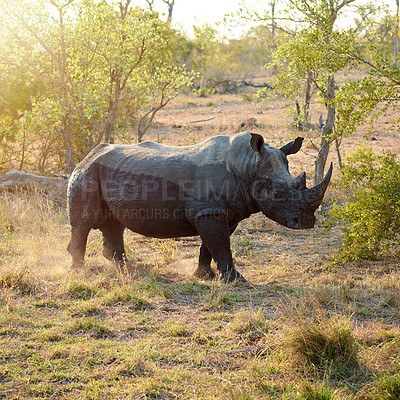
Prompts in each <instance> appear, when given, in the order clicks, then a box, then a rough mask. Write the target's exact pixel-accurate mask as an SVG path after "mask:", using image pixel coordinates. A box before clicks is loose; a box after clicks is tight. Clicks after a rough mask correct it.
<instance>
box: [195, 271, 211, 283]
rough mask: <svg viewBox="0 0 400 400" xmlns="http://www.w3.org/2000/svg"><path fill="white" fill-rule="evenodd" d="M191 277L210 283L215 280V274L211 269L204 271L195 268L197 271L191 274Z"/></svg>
mask: <svg viewBox="0 0 400 400" xmlns="http://www.w3.org/2000/svg"><path fill="white" fill-rule="evenodd" d="M193 276H195V277H196V278H199V279H204V280H206V281H212V280H214V279H215V272H214V271H213V270H212V269H210V270H208V271H205V270H203V269H199V268H197V270H196V271H195V272H194V273H193Z"/></svg>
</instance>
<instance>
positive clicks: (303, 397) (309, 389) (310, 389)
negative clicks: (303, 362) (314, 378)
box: [297, 380, 337, 400]
mask: <svg viewBox="0 0 400 400" xmlns="http://www.w3.org/2000/svg"><path fill="white" fill-rule="evenodd" d="M297 399H298V400H336V399H337V396H336V394H335V392H334V390H332V388H331V387H329V386H328V384H327V383H325V382H310V381H309V380H304V381H303V382H302V383H301V384H300V388H299V395H298V397H297Z"/></svg>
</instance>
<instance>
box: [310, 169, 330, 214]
mask: <svg viewBox="0 0 400 400" xmlns="http://www.w3.org/2000/svg"><path fill="white" fill-rule="evenodd" d="M332 169H333V164H332V163H331V165H330V167H329V170H328V172H327V173H326V175H325V178H324V179H323V181H322V182H321V183H320V184H319V185H317V186H314V187H313V188H310V189H306V191H307V196H306V199H307V200H306V201H307V207H309V208H311V209H312V210H313V211H315V210H316V209H317V208H318V207H319V206H320V204H321V202H322V199H323V198H324V194H325V192H326V189H327V188H328V185H329V181H330V180H331V177H332Z"/></svg>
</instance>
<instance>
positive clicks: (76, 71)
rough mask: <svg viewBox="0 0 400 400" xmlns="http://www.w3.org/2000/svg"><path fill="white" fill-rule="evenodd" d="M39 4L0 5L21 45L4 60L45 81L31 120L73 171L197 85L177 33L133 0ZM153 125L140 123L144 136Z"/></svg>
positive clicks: (5, 26)
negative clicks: (179, 54)
mask: <svg viewBox="0 0 400 400" xmlns="http://www.w3.org/2000/svg"><path fill="white" fill-rule="evenodd" d="M37 3H38V4H35V5H33V4H32V3H31V2H30V1H28V0H21V1H18V2H17V1H15V0H5V1H4V2H2V3H1V4H0V11H1V12H2V15H7V19H5V20H4V21H3V23H0V24H1V26H0V27H1V28H2V31H3V32H6V34H7V35H8V37H9V40H8V43H15V45H14V46H13V48H12V51H11V50H10V51H8V52H6V57H3V58H2V59H1V60H0V63H1V64H2V65H5V66H12V65H14V66H17V65H18V66H20V67H19V68H20V70H21V71H22V72H23V74H25V75H26V76H30V77H35V78H36V79H38V80H40V81H41V82H43V86H44V88H45V90H44V91H43V92H42V93H40V96H38V97H37V98H36V99H34V100H32V107H31V110H29V112H27V113H24V118H23V120H24V124H25V126H26V128H27V130H28V132H29V133H30V134H31V135H34V136H36V137H37V138H38V139H39V140H40V141H41V144H43V142H46V143H48V142H52V148H54V147H56V148H57V149H58V151H59V153H60V154H59V159H60V160H62V161H64V160H65V161H66V164H67V170H68V171H72V169H73V168H74V166H75V162H76V161H77V160H79V159H80V158H82V157H83V156H84V155H85V154H86V153H87V152H88V151H89V150H90V149H91V148H93V147H94V146H96V145H97V144H98V143H100V142H102V141H106V142H113V141H114V137H115V134H116V133H117V132H118V131H119V130H120V129H121V127H123V126H124V127H125V128H126V129H127V128H128V127H129V125H130V124H132V123H133V121H134V120H137V119H140V118H141V117H143V116H146V115H147V116H150V122H151V121H152V119H153V118H154V115H155V113H156V112H157V111H158V110H159V109H161V108H162V107H164V106H165V105H166V104H167V103H168V101H170V100H171V98H173V97H174V96H176V95H177V94H178V93H179V91H180V90H181V88H183V87H184V86H185V85H188V84H190V82H191V76H190V75H189V74H187V73H186V72H185V70H184V68H183V67H180V66H178V65H177V64H174V62H175V58H174V57H175V55H174V54H175V46H176V44H175V43H176V41H175V32H174V31H173V30H172V29H171V27H170V25H169V24H168V23H165V22H162V21H161V20H160V19H159V18H158V15H157V14H154V13H150V12H145V11H143V10H141V9H139V8H130V7H129V6H130V0H125V1H124V2H116V1H109V2H105V1H100V0H99V1H96V0H80V1H79V0H58V1H56V0H41V1H40V2H37ZM122 110H129V118H128V117H126V116H125V115H124V114H123V113H122ZM139 125H140V124H139ZM149 125H150V124H146V125H144V126H143V125H141V127H140V135H139V133H138V137H139V136H140V137H139V139H140V138H141V137H142V136H143V134H144V133H145V131H146V129H147V128H148V127H149ZM135 126H137V125H135ZM19 129H21V126H19ZM118 129H119V130H118ZM137 132H139V130H138V131H137ZM48 138H52V139H54V141H53V140H47V139H48ZM54 142H55V143H54ZM54 145H55V146H54ZM60 146H62V147H63V148H64V150H63V151H60ZM53 158H54V157H53Z"/></svg>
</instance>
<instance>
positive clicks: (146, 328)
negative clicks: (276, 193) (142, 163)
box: [0, 0, 400, 400]
mask: <svg viewBox="0 0 400 400" xmlns="http://www.w3.org/2000/svg"><path fill="white" fill-rule="evenodd" d="M156 2H157V0H151V1H150V0H147V1H146V3H147V5H146V7H145V8H140V7H137V6H136V5H135V4H134V2H133V1H130V0H124V1H113V0H107V1H106V0H102V1H101V0H40V1H29V0H18V1H15V0H3V1H2V2H0V14H1V19H0V29H1V36H0V168H1V172H2V173H6V172H7V171H9V170H11V169H12V168H17V169H20V170H25V171H29V172H32V173H36V174H41V175H47V176H51V175H53V174H65V173H69V172H71V171H72V169H73V168H74V166H75V165H76V164H77V163H78V162H79V161H80V160H81V159H82V158H83V157H84V156H85V154H87V153H88V151H90V150H91V149H92V148H93V147H94V146H96V145H97V144H98V143H104V142H107V143H114V142H115V143H135V142H137V141H141V140H143V139H150V140H155V141H158V142H163V143H167V144H174V145H191V144H194V143H198V142H200V141H201V140H203V139H205V138H207V137H210V136H213V135H217V134H227V135H233V134H235V132H239V131H240V130H244V129H251V130H252V131H256V132H259V133H261V134H263V136H264V137H265V139H266V141H267V142H269V143H270V144H271V145H275V146H280V145H282V144H283V143H285V142H287V141H288V139H290V138H292V137H296V136H304V137H305V141H304V145H303V151H302V152H301V153H298V154H296V155H293V156H290V157H289V162H290V171H291V172H292V174H293V175H298V174H299V173H300V172H302V171H303V170H305V171H306V173H307V179H308V180H307V183H308V185H313V184H314V182H318V181H319V180H320V177H321V176H322V174H323V172H324V169H325V166H326V165H327V163H329V162H331V161H333V163H334V169H335V180H334V181H333V182H332V183H331V189H330V191H329V193H328V194H327V195H326V198H325V200H324V203H323V205H322V207H321V209H320V210H319V211H318V212H317V223H316V226H315V228H313V229H312V230H309V231H290V230H289V229H287V228H284V227H282V226H279V225H277V224H276V223H274V222H272V221H269V220H267V219H266V218H264V217H263V216H262V215H258V214H257V215H254V216H252V217H251V218H250V219H248V220H246V221H244V222H243V223H241V225H240V226H239V227H238V229H237V230H236V232H235V233H234V235H232V239H231V240H232V249H233V256H234V259H235V263H236V266H237V268H238V270H239V271H240V272H241V273H242V274H243V275H244V276H245V277H246V279H247V281H248V283H246V284H243V283H237V284H230V285H224V284H222V283H221V282H219V281H213V282H203V281H199V280H198V279H195V278H193V277H192V272H193V271H194V269H195V267H196V257H197V256H198V246H199V244H200V240H199V239H198V238H185V239H177V240H158V239H152V238H145V237H142V236H140V235H137V234H134V233H131V232H127V234H126V246H127V253H128V258H129V261H128V262H127V264H126V267H125V269H124V270H122V271H121V270H120V269H118V268H117V267H116V265H114V264H113V263H112V262H109V261H107V260H105V259H104V258H103V257H102V256H101V248H102V243H101V235H100V233H99V232H97V231H92V232H91V234H90V236H89V243H88V249H87V261H86V264H85V269H84V270H71V269H70V258H69V255H68V253H67V252H66V247H67V243H68V240H69V226H68V216H67V211H66V205H65V196H58V195H57V196H56V195H54V194H52V193H46V192H40V191H36V190H32V191H25V190H14V191H7V192H5V191H3V192H0V359H1V364H0V397H1V398H6V399H21V398H34V399H35V398H36V399H43V398H71V399H82V398H83V399H85V398H90V399H98V398H109V399H116V398H127V399H232V400H233V399H235V400H236V399H238V400H244V399H315V400H319V399H320V400H323V399H327V400H333V399H337V400H339V399H340V400H342V399H343V400H344V399H368V400H378V399H379V400H381V399H383V400H389V399H398V398H400V328H399V326H400V284H399V278H400V263H399V233H400V167H399V160H398V154H399V152H400V139H399V136H400V133H399V124H398V123H399V113H398V111H399V110H398V107H399V103H398V100H399V94H398V93H399V83H400V74H399V70H398V68H397V59H396V56H397V53H396V51H397V50H396V49H397V45H396V43H397V32H398V22H399V21H398V10H397V13H396V7H392V8H388V9H385V8H383V7H382V4H380V3H377V2H371V3H368V4H366V3H365V4H361V3H360V2H358V1H352V0H342V1H336V0H332V1H325V0H288V1H287V2H285V3H284V4H283V3H282V4H281V3H277V2H275V1H272V2H270V3H266V4H265V12H262V13H261V12H260V11H258V12H256V11H253V10H251V9H250V8H249V7H250V5H247V4H246V3H247V2H243V8H242V9H241V10H240V11H239V12H238V13H236V14H232V15H230V16H227V18H226V23H229V22H230V23H232V21H234V23H237V22H238V21H248V20H251V21H258V22H259V24H258V25H254V24H253V27H252V28H250V29H249V30H248V31H247V32H246V33H245V34H243V35H242V36H241V37H240V38H235V39H230V38H227V37H221V36H220V34H219V33H218V31H217V29H216V28H215V27H212V26H208V25H206V26H198V27H195V29H194V34H193V35H192V36H190V35H188V34H186V33H184V32H182V31H180V30H179V29H177V28H176V27H175V25H174V23H173V22H174V13H173V9H174V7H175V1H171V0H162V1H161V2H160V4H161V6H163V7H164V8H165V14H164V15H163V14H162V13H161V14H160V13H157V12H155V11H154V10H155V8H156V7H155V3H156ZM177 4H178V2H177ZM392 6H395V4H393V5H392ZM393 10H394V11H393ZM350 12H351V14H349V13H350ZM349 15H351V18H349ZM344 20H347V22H351V23H350V24H349V27H347V25H346V24H344V22H343V21H344ZM350 20H351V21H350ZM353 20H354V22H353ZM1 177H2V175H0V183H1ZM60 179H61V178H60Z"/></svg>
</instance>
